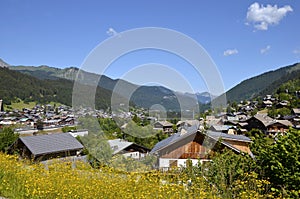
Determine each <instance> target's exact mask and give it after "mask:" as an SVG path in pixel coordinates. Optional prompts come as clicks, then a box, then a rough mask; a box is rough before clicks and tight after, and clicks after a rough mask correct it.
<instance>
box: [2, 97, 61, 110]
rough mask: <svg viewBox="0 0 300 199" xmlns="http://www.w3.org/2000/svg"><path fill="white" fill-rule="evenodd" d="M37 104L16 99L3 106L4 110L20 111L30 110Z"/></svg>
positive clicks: (58, 104) (53, 103)
mask: <svg viewBox="0 0 300 199" xmlns="http://www.w3.org/2000/svg"><path fill="white" fill-rule="evenodd" d="M36 104H37V102H28V103H25V102H24V101H22V100H20V99H17V100H15V101H14V102H11V105H4V110H15V109H17V110H22V109H23V108H29V109H32V108H33V107H34V106H35V105H36ZM47 104H51V105H52V106H54V105H55V106H56V107H58V106H61V105H62V104H61V103H59V102H50V103H47Z"/></svg>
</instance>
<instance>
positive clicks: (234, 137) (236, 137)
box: [207, 131, 251, 142]
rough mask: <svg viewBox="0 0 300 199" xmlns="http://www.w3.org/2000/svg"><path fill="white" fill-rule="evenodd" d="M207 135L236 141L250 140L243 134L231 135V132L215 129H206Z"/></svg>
mask: <svg viewBox="0 0 300 199" xmlns="http://www.w3.org/2000/svg"><path fill="white" fill-rule="evenodd" d="M207 135H208V136H210V137H213V138H215V139H217V140H218V139H219V138H221V139H223V140H236V141H242V142H251V139H250V138H248V137H247V136H244V135H233V134H227V133H220V132H215V131H208V132H207Z"/></svg>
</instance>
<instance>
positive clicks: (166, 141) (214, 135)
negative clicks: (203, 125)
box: [151, 126, 251, 153]
mask: <svg viewBox="0 0 300 199" xmlns="http://www.w3.org/2000/svg"><path fill="white" fill-rule="evenodd" d="M197 132H199V131H198V130H197V128H196V127H195V126H192V127H190V128H188V129H186V133H184V134H182V133H181V132H178V133H175V134H173V135H172V136H170V137H168V138H166V139H164V140H162V141H160V142H158V143H157V144H156V145H155V146H154V148H153V149H152V150H151V153H155V152H157V151H160V150H161V149H163V148H165V147H167V146H170V145H172V144H174V143H177V142H179V141H181V140H183V139H185V138H187V137H188V136H192V135H195V134H196V133H197ZM201 133H202V132H201ZM203 134H204V135H206V136H208V137H210V138H212V139H214V140H216V141H217V140H219V138H221V139H224V140H236V141H241V142H251V139H250V138H248V137H246V136H244V135H231V134H227V133H221V132H215V131H207V132H203ZM222 144H224V145H226V146H227V147H230V148H232V149H234V150H236V151H239V150H238V149H236V148H235V147H233V146H232V145H230V144H229V143H227V142H225V141H222Z"/></svg>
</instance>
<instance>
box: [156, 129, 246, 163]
mask: <svg viewBox="0 0 300 199" xmlns="http://www.w3.org/2000/svg"><path fill="white" fill-rule="evenodd" d="M219 139H221V142H220V144H221V146H218V145H216V143H217V141H218V140H219ZM250 143H251V139H250V138H248V137H246V136H243V135H229V134H224V133H220V132H212V131H207V132H201V131H199V130H197V129H196V128H190V129H188V130H186V131H183V132H178V133H176V134H173V135H172V136H170V137H168V138H167V139H164V140H162V141H161V142H159V143H157V144H156V145H155V146H154V148H153V149H152V150H151V152H150V153H151V154H153V155H156V156H157V157H158V167H159V168H161V169H168V168H170V167H180V166H185V165H186V161H187V160H191V161H192V163H193V165H196V164H198V163H199V161H200V162H203V161H209V156H210V155H211V154H212V153H213V152H214V151H218V150H220V149H223V148H229V149H231V150H233V151H234V152H235V153H241V152H244V153H249V154H250V155H251V151H250V149H249V144H250Z"/></svg>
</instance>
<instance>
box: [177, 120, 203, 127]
mask: <svg viewBox="0 0 300 199" xmlns="http://www.w3.org/2000/svg"><path fill="white" fill-rule="evenodd" d="M199 125H200V121H199V120H185V121H178V122H177V124H176V126H177V128H180V127H191V126H199Z"/></svg>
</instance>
